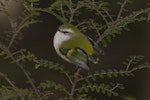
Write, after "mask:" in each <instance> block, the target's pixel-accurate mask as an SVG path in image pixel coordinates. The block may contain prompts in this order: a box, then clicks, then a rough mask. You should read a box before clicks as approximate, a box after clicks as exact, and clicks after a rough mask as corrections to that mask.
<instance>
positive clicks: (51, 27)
mask: <svg viewBox="0 0 150 100" xmlns="http://www.w3.org/2000/svg"><path fill="white" fill-rule="evenodd" d="M107 1H110V2H111V4H112V6H111V8H112V11H114V13H116V12H117V11H116V10H117V9H118V8H117V7H116V6H115V3H116V2H115V1H116V0H115V1H114V0H113V1H111V0H107ZM51 2H53V0H52V1H50V0H41V1H40V6H41V7H48V6H49V4H50V3H51ZM133 2H134V3H132V4H130V5H128V6H127V7H128V9H129V10H133V11H134V10H139V9H142V8H145V7H146V4H147V3H148V2H149V3H150V1H149V0H133ZM8 9H9V11H10V12H11V13H12V14H13V15H14V16H19V15H20V14H21V12H22V10H23V7H22V5H21V3H19V2H15V1H13V0H12V1H11V2H10V4H9V6H8ZM38 19H39V20H41V21H42V22H41V23H38V24H33V25H31V26H30V27H29V28H26V29H25V30H23V31H24V33H25V35H24V38H23V40H21V41H20V42H19V44H17V45H18V47H19V48H26V49H27V50H29V51H31V52H33V53H34V54H35V55H37V56H38V57H40V58H43V59H48V60H50V61H54V62H59V63H61V64H63V65H64V66H67V67H70V66H72V65H70V64H68V63H67V62H65V61H63V60H62V59H61V58H59V57H58V56H57V54H56V52H55V51H54V49H53V45H52V41H53V36H54V34H55V32H56V31H57V28H58V27H59V25H61V22H59V21H58V20H57V18H55V17H54V16H52V15H49V14H47V13H42V14H41V15H40V16H39V18H38ZM9 28H10V23H9V21H8V19H7V18H6V17H5V16H4V15H3V14H1V13H0V35H3V34H4V33H3V31H5V30H8V29H9ZM129 28H130V31H124V32H123V34H122V35H120V36H118V37H117V38H114V39H113V40H112V42H111V43H110V44H109V45H108V46H107V47H106V48H103V50H104V52H105V55H104V56H103V57H101V60H100V64H99V65H96V67H97V68H98V69H99V70H101V69H105V68H113V67H115V68H116V67H121V66H122V64H121V63H122V62H123V61H124V60H125V59H126V58H127V57H128V56H130V55H144V56H146V59H145V61H146V62H149V63H150V23H148V22H136V23H133V24H130V25H129ZM8 62H9V61H7V60H3V59H2V58H0V71H1V72H4V73H6V74H8V75H9V77H10V78H11V79H12V80H15V82H16V84H17V85H19V86H20V87H27V85H26V84H25V83H24V80H25V77H24V76H23V75H22V73H21V72H20V69H18V68H17V67H16V65H13V64H11V65H12V66H10V64H8ZM29 66H30V65H29ZM91 66H92V65H91ZM94 66H95V65H94ZM70 68H71V67H70ZM27 69H29V71H30V72H31V74H32V77H33V79H35V80H36V81H37V82H41V81H44V80H45V79H55V80H59V81H64V79H60V78H58V76H57V77H54V76H52V75H55V72H52V71H49V70H46V69H40V70H34V67H33V66H30V67H27ZM55 76H56V75H55ZM120 80H121V83H123V84H124V85H125V88H126V89H125V90H123V91H121V94H122V95H121V96H123V97H124V98H126V97H128V96H129V97H130V96H131V97H135V98H137V100H150V70H148V69H144V70H141V71H138V72H136V73H135V76H134V77H127V78H120ZM0 84H7V83H5V80H3V79H1V78H0ZM100 97H101V98H103V99H101V100H127V99H122V98H121V97H113V98H108V97H107V96H105V95H101V96H100ZM128 100H134V99H128Z"/></svg>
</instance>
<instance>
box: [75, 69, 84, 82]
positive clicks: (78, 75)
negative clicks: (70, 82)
mask: <svg viewBox="0 0 150 100" xmlns="http://www.w3.org/2000/svg"><path fill="white" fill-rule="evenodd" d="M80 71H81V68H79V67H78V69H77V71H76V72H75V73H74V78H76V79H77V80H78V79H79V77H82V76H81V75H80Z"/></svg>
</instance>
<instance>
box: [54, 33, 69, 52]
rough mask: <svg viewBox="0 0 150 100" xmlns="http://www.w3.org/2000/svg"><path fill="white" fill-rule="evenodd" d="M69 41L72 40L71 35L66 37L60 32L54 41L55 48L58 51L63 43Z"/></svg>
mask: <svg viewBox="0 0 150 100" xmlns="http://www.w3.org/2000/svg"><path fill="white" fill-rule="evenodd" d="M69 39H70V36H69V35H66V34H64V33H62V32H60V31H57V32H56V34H55V36H54V40H53V44H54V48H55V49H57V48H58V47H59V46H60V45H61V43H63V42H64V41H67V40H69Z"/></svg>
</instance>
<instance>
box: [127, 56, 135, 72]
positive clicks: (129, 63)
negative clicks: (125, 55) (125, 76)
mask: <svg viewBox="0 0 150 100" xmlns="http://www.w3.org/2000/svg"><path fill="white" fill-rule="evenodd" d="M136 57H137V56H134V57H133V58H132V59H130V61H129V62H128V65H127V67H126V70H125V71H128V70H129V67H130V65H131V63H132V62H133V60H135V58H136Z"/></svg>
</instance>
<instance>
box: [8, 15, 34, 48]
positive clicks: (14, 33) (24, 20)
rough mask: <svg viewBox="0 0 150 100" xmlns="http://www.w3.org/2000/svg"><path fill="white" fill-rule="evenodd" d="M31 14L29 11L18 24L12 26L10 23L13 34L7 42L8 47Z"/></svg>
mask: <svg viewBox="0 0 150 100" xmlns="http://www.w3.org/2000/svg"><path fill="white" fill-rule="evenodd" d="M32 16H34V14H33V13H31V14H30V15H28V16H27V17H26V18H24V19H23V20H22V21H21V22H20V24H19V25H18V26H17V27H13V26H12V25H11V26H12V30H13V32H12V33H13V36H12V38H11V40H10V42H9V45H8V48H10V47H11V46H12V44H13V43H14V41H15V38H16V36H17V35H18V33H19V32H20V30H21V29H22V28H24V27H25V25H26V24H25V23H26V21H27V20H29V19H30V18H31V17H32ZM10 20H11V19H10Z"/></svg>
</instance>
